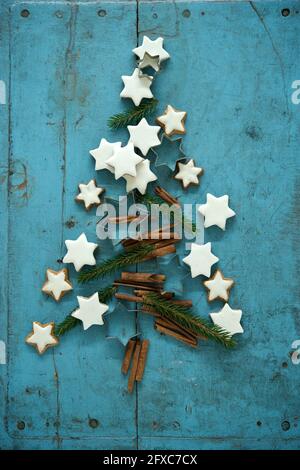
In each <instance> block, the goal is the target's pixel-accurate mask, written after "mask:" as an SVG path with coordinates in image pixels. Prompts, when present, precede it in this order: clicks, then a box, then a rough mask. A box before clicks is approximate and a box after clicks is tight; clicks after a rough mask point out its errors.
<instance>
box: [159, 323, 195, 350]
mask: <svg viewBox="0 0 300 470" xmlns="http://www.w3.org/2000/svg"><path fill="white" fill-rule="evenodd" d="M154 327H155V329H156V330H157V331H159V332H160V333H163V334H165V335H168V336H172V337H173V338H175V339H177V340H178V341H181V342H182V343H185V344H187V345H188V346H191V347H194V348H195V347H196V346H197V340H196V339H195V340H190V339H189V338H187V337H186V336H183V335H181V334H179V333H176V332H175V331H173V330H170V329H169V328H166V327H164V326H161V325H160V324H159V323H156V322H155V324H154Z"/></svg>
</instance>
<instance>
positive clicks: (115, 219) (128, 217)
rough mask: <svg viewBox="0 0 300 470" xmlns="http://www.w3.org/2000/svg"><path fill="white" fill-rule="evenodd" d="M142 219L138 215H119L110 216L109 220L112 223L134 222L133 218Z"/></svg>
mask: <svg viewBox="0 0 300 470" xmlns="http://www.w3.org/2000/svg"><path fill="white" fill-rule="evenodd" d="M137 219H141V217H140V216H138V215H123V216H119V217H108V219H107V220H108V221H109V222H111V223H112V224H124V223H127V222H132V221H133V220H137Z"/></svg>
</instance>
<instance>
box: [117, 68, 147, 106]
mask: <svg viewBox="0 0 300 470" xmlns="http://www.w3.org/2000/svg"><path fill="white" fill-rule="evenodd" d="M152 79H153V77H151V76H149V75H142V74H141V71H140V70H139V69H138V68H136V69H135V70H134V72H133V74H132V75H122V80H123V83H124V88H123V90H122V91H121V93H120V96H121V98H131V99H132V101H133V102H134V104H135V106H138V105H139V104H140V102H141V101H142V99H143V98H153V94H152V91H151V90H150V86H151V84H152Z"/></svg>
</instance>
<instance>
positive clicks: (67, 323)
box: [54, 286, 117, 336]
mask: <svg viewBox="0 0 300 470" xmlns="http://www.w3.org/2000/svg"><path fill="white" fill-rule="evenodd" d="M116 290H117V289H116V287H113V286H107V287H105V288H104V289H101V290H99V291H98V296H99V302H103V303H104V304H105V303H107V302H109V301H110V300H111V299H112V297H113V296H114V293H115V292H116ZM79 323H80V320H79V319H78V318H75V317H72V314H69V315H67V316H66V317H65V319H64V320H63V321H62V322H60V323H59V324H58V325H56V327H55V333H54V334H55V336H62V335H64V334H65V333H66V332H67V331H69V330H72V329H73V328H74V327H75V326H76V325H78V324H79Z"/></svg>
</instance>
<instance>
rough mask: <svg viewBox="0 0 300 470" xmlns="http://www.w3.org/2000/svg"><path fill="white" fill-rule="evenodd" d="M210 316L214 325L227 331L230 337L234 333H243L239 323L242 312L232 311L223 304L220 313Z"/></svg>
mask: <svg viewBox="0 0 300 470" xmlns="http://www.w3.org/2000/svg"><path fill="white" fill-rule="evenodd" d="M210 316H211V319H212V321H213V322H214V324H215V325H218V326H219V327H220V328H223V329H224V330H226V331H228V333H230V335H231V336H232V335H235V334H236V333H244V330H243V328H242V326H241V323H240V321H241V318H242V310H233V309H232V308H231V307H230V306H229V305H228V304H225V305H224V307H223V308H222V310H220V312H218V313H211V314H210Z"/></svg>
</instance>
